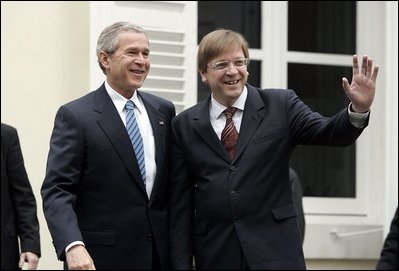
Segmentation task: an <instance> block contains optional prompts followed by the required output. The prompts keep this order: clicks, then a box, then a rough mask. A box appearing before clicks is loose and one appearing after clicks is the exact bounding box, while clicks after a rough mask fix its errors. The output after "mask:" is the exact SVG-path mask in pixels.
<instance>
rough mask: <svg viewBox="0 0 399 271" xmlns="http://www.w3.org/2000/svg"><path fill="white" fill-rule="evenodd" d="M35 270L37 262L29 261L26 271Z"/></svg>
mask: <svg viewBox="0 0 399 271" xmlns="http://www.w3.org/2000/svg"><path fill="white" fill-rule="evenodd" d="M36 269H37V261H29V263H28V270H36Z"/></svg>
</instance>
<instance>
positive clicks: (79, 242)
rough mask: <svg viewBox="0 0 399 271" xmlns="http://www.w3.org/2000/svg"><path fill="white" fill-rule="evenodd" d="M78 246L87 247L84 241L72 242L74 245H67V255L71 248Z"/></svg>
mask: <svg viewBox="0 0 399 271" xmlns="http://www.w3.org/2000/svg"><path fill="white" fill-rule="evenodd" d="M77 245H82V246H85V244H84V243H83V242H82V241H75V242H72V243H70V244H69V245H67V247H66V248H65V254H67V252H68V250H69V249H70V248H71V247H74V246H77Z"/></svg>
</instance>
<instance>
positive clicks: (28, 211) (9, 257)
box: [1, 123, 40, 270]
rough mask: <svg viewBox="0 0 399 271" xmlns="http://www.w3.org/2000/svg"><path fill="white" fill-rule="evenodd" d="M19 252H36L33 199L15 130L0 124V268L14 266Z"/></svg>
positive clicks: (35, 215)
mask: <svg viewBox="0 0 399 271" xmlns="http://www.w3.org/2000/svg"><path fill="white" fill-rule="evenodd" d="M18 237H19V239H20V242H21V252H33V253H35V254H37V255H38V256H40V235H39V222H38V220H37V214H36V200H35V197H34V195H33V191H32V188H31V186H30V183H29V179H28V175H27V174H26V170H25V166H24V159H23V157H22V151H21V146H20V144H19V138H18V134H17V130H16V129H15V128H13V127H11V126H9V125H6V124H3V123H2V124H1V270H10V269H18V261H19V246H18Z"/></svg>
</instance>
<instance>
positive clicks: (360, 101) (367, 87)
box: [342, 55, 379, 112]
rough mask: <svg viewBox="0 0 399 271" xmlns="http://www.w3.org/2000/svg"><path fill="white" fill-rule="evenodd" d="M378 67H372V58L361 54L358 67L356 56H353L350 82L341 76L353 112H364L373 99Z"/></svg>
mask: <svg viewBox="0 0 399 271" xmlns="http://www.w3.org/2000/svg"><path fill="white" fill-rule="evenodd" d="M378 69H379V67H378V66H375V67H374V69H373V60H372V59H371V58H368V57H367V56H363V60H362V66H361V68H360V69H359V62H358V58H357V56H356V55H354V56H353V67H352V70H353V75H352V82H351V84H349V83H348V80H347V79H346V78H342V87H343V89H344V91H345V93H346V96H347V97H348V98H349V100H350V101H351V102H352V109H353V110H354V111H355V112H366V111H368V110H369V109H370V106H371V104H372V103H373V100H374V95H375V82H376V80H377V75H378Z"/></svg>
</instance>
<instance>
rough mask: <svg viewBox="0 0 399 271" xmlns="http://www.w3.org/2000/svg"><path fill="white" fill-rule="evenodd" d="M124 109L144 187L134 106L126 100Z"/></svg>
mask: <svg viewBox="0 0 399 271" xmlns="http://www.w3.org/2000/svg"><path fill="white" fill-rule="evenodd" d="M125 109H126V112H127V113H126V129H127V133H128V134H129V137H130V141H132V145H133V149H134V153H135V154H136V159H137V163H138V166H139V168H140V173H141V178H142V179H143V182H144V186H145V160H144V145H143V139H142V137H141V134H140V130H139V126H138V125H137V121H136V116H135V115H134V104H133V102H132V101H131V100H128V101H127V103H126V106H125Z"/></svg>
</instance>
